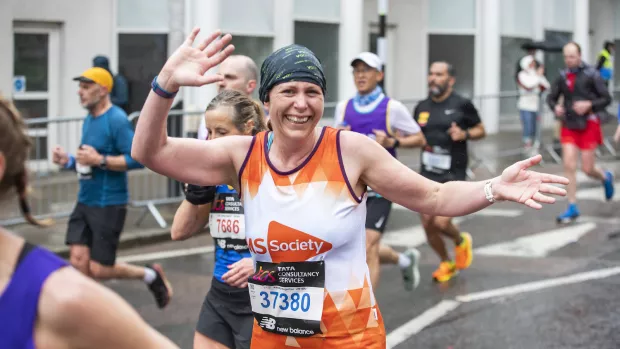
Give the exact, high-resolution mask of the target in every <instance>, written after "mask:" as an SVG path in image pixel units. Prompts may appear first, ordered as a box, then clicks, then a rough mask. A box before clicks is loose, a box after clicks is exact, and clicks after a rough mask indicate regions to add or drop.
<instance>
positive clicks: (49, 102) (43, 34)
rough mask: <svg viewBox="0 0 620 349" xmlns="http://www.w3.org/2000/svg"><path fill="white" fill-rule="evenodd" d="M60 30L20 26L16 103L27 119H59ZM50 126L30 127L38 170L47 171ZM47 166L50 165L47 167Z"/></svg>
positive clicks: (15, 62)
mask: <svg viewBox="0 0 620 349" xmlns="http://www.w3.org/2000/svg"><path fill="white" fill-rule="evenodd" d="M58 56H59V52H58V30H57V28H52V27H50V28H45V26H37V27H36V28H35V27H26V26H21V25H19V26H17V27H15V29H14V33H13V76H14V77H15V78H16V80H15V81H20V83H18V84H16V85H15V86H14V91H13V103H14V104H15V107H16V108H17V109H18V110H19V111H20V113H21V114H22V116H23V118H24V119H26V120H28V119H34V118H53V117H55V116H56V115H55V105H56V103H57V101H55V96H56V95H55V93H57V92H56V91H54V89H53V88H52V86H53V84H55V83H57V81H58V76H57V74H58V71H57V69H58V68H57V66H58ZM48 127H49V124H48V122H42V123H36V124H33V123H31V124H29V125H28V135H29V136H30V137H31V139H32V143H33V147H32V148H31V153H30V161H31V165H34V170H36V171H40V170H45V168H46V166H47V165H49V164H47V160H48V158H49V155H48V132H49V130H48ZM46 164H47V165H46Z"/></svg>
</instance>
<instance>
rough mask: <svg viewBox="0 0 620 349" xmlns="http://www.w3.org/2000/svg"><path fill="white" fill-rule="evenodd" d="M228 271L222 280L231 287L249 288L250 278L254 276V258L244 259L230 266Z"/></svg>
mask: <svg viewBox="0 0 620 349" xmlns="http://www.w3.org/2000/svg"><path fill="white" fill-rule="evenodd" d="M228 269H230V270H229V271H227V272H226V273H225V274H224V275H222V280H224V282H226V283H227V284H229V285H230V286H233V287H239V288H244V287H247V286H248V278H249V277H250V276H252V274H254V261H253V260H252V258H243V259H241V260H239V261H237V262H235V263H233V264H231V265H229V266H228Z"/></svg>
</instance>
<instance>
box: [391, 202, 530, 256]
mask: <svg viewBox="0 0 620 349" xmlns="http://www.w3.org/2000/svg"><path fill="white" fill-rule="evenodd" d="M393 207H394V208H395V209H396V210H407V211H409V209H408V208H406V207H404V206H401V205H396V204H395V205H393ZM412 213H413V212H412ZM521 215H523V210H516V209H502V208H485V209H484V210H481V211H478V212H476V213H472V214H470V215H468V216H464V217H456V218H454V219H453V222H454V224H461V223H463V222H465V221H466V220H468V219H471V218H473V217H474V216H483V217H507V218H514V217H519V216H521ZM381 243H383V244H386V245H389V246H398V247H418V246H420V245H424V244H425V243H426V233H425V232H424V228H423V227H422V225H420V224H417V225H414V226H412V227H405V228H401V229H397V230H388V231H386V232H385V235H384V236H383V237H382V238H381Z"/></svg>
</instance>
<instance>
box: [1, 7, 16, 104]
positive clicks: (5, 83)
mask: <svg viewBox="0 0 620 349" xmlns="http://www.w3.org/2000/svg"><path fill="white" fill-rule="evenodd" d="M14 1H15V0H8V1H0V47H3V48H4V49H2V50H0V62H2V64H0V95H3V96H4V97H5V98H10V97H11V91H12V86H13V85H12V78H13V2H14Z"/></svg>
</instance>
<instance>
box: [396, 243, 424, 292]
mask: <svg viewBox="0 0 620 349" xmlns="http://www.w3.org/2000/svg"><path fill="white" fill-rule="evenodd" d="M404 255H405V256H407V257H408V258H409V260H411V264H410V265H409V266H408V267H406V268H400V271H401V273H402V274H403V281H404V283H405V290H407V291H413V290H415V289H416V288H417V287H418V285H419V284H420V270H419V268H418V266H419V264H420V251H418V250H417V249H415V248H410V249H408V250H407V251H405V253H404Z"/></svg>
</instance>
